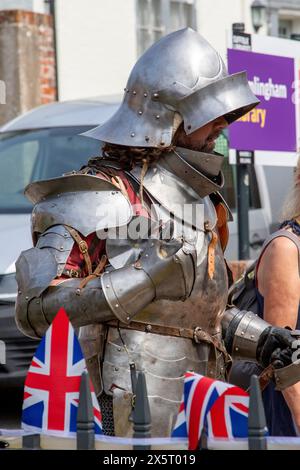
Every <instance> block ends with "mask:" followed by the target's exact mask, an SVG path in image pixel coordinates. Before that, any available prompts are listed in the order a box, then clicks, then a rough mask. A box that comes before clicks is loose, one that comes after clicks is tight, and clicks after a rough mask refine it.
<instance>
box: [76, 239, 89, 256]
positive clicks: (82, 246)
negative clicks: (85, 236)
mask: <svg viewBox="0 0 300 470" xmlns="http://www.w3.org/2000/svg"><path fill="white" fill-rule="evenodd" d="M78 246H79V249H80V251H81V253H82V254H83V255H85V254H86V253H87V252H88V245H87V243H86V242H85V241H84V240H80V242H79V244H78Z"/></svg>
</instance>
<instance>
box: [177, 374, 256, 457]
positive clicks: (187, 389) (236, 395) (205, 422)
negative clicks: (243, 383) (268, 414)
mask: <svg viewBox="0 0 300 470" xmlns="http://www.w3.org/2000/svg"><path fill="white" fill-rule="evenodd" d="M231 390H232V392H233V393H232V395H230V391H231ZM230 397H231V398H230ZM247 400H248V395H247V393H246V392H245V391H244V390H242V389H240V388H238V387H235V386H233V385H231V384H228V383H225V382H221V381H220V380H215V379H211V378H209V377H205V376H203V375H199V374H195V373H194V372H187V373H186V374H185V380H184V390H183V397H182V401H181V404H180V408H179V413H178V416H177V421H176V424H175V427H174V429H173V432H172V437H186V438H188V440H189V449H191V450H194V449H196V448H197V446H198V442H199V439H200V436H201V433H202V430H203V428H204V427H206V429H207V434H208V436H210V437H230V436H234V437H242V436H241V435H242V434H243V433H244V431H245V429H246V434H245V436H247V417H248V401H247ZM241 415H242V419H240V418H241ZM230 420H231V421H230ZM225 429H226V432H225Z"/></svg>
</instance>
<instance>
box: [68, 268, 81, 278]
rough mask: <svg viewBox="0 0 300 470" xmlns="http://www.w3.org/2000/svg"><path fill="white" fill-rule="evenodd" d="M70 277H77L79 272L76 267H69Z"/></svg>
mask: <svg viewBox="0 0 300 470" xmlns="http://www.w3.org/2000/svg"><path fill="white" fill-rule="evenodd" d="M69 272H70V277H79V272H78V271H76V269H70V270H69Z"/></svg>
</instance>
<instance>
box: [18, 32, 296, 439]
mask: <svg viewBox="0 0 300 470" xmlns="http://www.w3.org/2000/svg"><path fill="white" fill-rule="evenodd" d="M257 104H258V100H257V98H256V97H255V96H254V95H253V93H252V91H251V89H250V87H249V85H248V81H247V77H246V73H245V72H240V73H236V74H233V75H229V74H228V72H227V70H226V67H225V65H224V63H223V61H222V59H221V57H220V55H219V54H218V53H217V52H216V51H215V50H214V49H213V48H212V47H211V45H210V44H209V43H208V42H207V41H206V40H205V39H204V38H203V37H202V36H200V35H199V34H198V33H196V32H195V31H193V30H192V29H183V30H180V31H176V32H174V33H171V34H169V35H167V36H165V37H164V38H162V39H161V40H160V41H158V42H157V43H156V44H154V45H153V46H152V47H150V48H149V49H148V50H147V51H146V52H145V53H144V54H143V55H142V57H141V58H140V59H139V60H138V61H137V63H136V65H135V66H134V68H133V70H132V72H131V74H130V77H129V80H128V83H127V85H126V88H125V92H124V99H123V102H122V104H121V106H120V108H119V109H118V111H117V112H116V113H115V114H114V115H113V116H112V117H111V118H110V119H109V120H108V121H107V122H105V123H104V124H102V125H101V126H98V127H96V128H95V129H92V130H90V131H88V132H87V133H85V135H86V136H87V137H90V138H94V139H98V140H99V141H102V142H104V147H103V148H102V152H101V155H100V156H98V157H94V158H92V159H90V160H89V162H88V164H87V165H86V166H85V167H83V168H81V169H80V170H79V171H74V172H73V173H72V174H67V175H64V176H62V177H60V178H54V179H51V180H47V181H39V182H35V183H32V184H30V185H29V186H28V187H27V188H26V195H27V197H28V198H29V199H30V201H32V202H33V203H34V209H33V213H32V235H33V243H34V247H33V248H31V249H29V250H27V251H24V252H23V253H22V254H21V255H20V257H19V259H18V261H17V282H18V288H19V291H18V298H17V304H16V320H17V324H18V327H19V328H20V330H21V331H23V332H24V333H25V334H26V335H28V336H31V337H34V338H36V337H41V336H42V335H43V334H44V333H45V330H46V329H47V328H48V326H49V325H50V324H51V321H52V320H53V318H54V316H55V315H56V313H57V311H58V310H59V308H60V307H62V306H63V307H64V308H65V309H66V311H67V313H68V314H69V316H70V320H71V321H72V323H73V325H74V326H75V327H79V328H80V341H81V344H82V346H83V348H84V352H85V356H86V359H87V365H88V369H89V372H90V375H91V377H92V380H93V382H94V387H95V390H96V393H97V396H98V398H99V401H100V405H101V407H102V413H103V425H104V431H105V432H106V433H107V434H115V435H117V436H130V435H131V434H132V422H131V413H132V408H133V406H134V399H133V398H134V387H135V374H136V372H137V371H144V373H145V376H146V383H147V388H148V395H149V402H150V409H151V416H152V435H153V436H168V435H170V433H171V430H172V426H173V425H174V423H175V420H176V415H177V412H178V407H179V403H180V400H181V396H182V387H183V377H184V374H185V372H186V371H188V370H192V371H195V372H197V373H201V374H204V375H207V376H210V377H216V378H218V379H221V380H226V374H227V372H228V369H229V367H230V363H231V360H232V358H243V359H246V360H250V361H257V362H259V363H260V364H262V365H263V366H264V367H267V366H269V365H270V364H271V363H275V362H276V366H277V368H276V369H275V380H276V383H277V387H278V388H279V389H282V388H284V387H286V386H289V385H291V384H293V383H295V382H296V381H298V380H299V379H300V368H299V366H298V365H297V363H293V362H292V345H293V341H294V340H295V338H296V337H297V335H298V333H297V332H292V331H289V330H286V329H277V328H272V327H271V326H270V325H269V324H268V323H266V322H265V321H263V320H261V319H260V318H258V317H257V316H255V315H253V314H252V313H251V312H246V311H239V310H237V309H236V308H233V307H227V294H228V284H229V277H228V269H227V266H226V263H225V259H224V255H223V253H224V250H225V248H226V243H227V236H228V231H227V221H228V220H229V219H230V217H231V214H230V210H229V208H228V207H227V206H226V204H225V202H224V200H223V198H222V196H221V195H220V190H221V188H222V186H223V184H224V180H223V174H222V171H221V165H222V159H223V157H222V156H221V155H219V154H217V153H215V152H214V151H213V147H214V140H215V138H216V137H217V135H218V134H219V133H220V132H221V130H222V129H223V128H224V127H225V126H227V125H228V124H230V123H232V122H234V121H235V120H236V119H238V118H239V117H241V116H243V115H244V114H245V113H247V112H248V111H250V110H251V109H252V108H253V107H254V106H256V105H257Z"/></svg>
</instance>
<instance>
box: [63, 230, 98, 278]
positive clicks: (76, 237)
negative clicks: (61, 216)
mask: <svg viewBox="0 0 300 470" xmlns="http://www.w3.org/2000/svg"><path fill="white" fill-rule="evenodd" d="M65 228H66V229H67V230H68V232H69V233H70V235H71V237H72V238H73V239H74V241H75V242H76V243H77V245H78V248H79V250H80V253H81V254H82V256H83V259H84V261H85V265H86V267H87V271H88V275H90V274H92V271H93V270H92V262H91V258H90V255H89V251H88V248H89V247H88V244H87V243H86V241H85V240H83V239H82V238H81V236H80V235H79V233H78V232H77V230H75V229H74V228H72V227H70V226H69V225H65Z"/></svg>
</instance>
